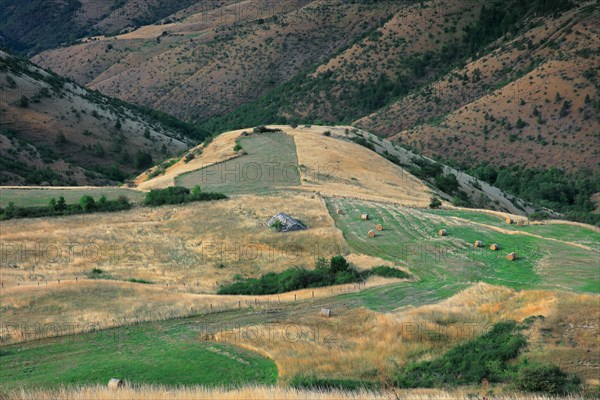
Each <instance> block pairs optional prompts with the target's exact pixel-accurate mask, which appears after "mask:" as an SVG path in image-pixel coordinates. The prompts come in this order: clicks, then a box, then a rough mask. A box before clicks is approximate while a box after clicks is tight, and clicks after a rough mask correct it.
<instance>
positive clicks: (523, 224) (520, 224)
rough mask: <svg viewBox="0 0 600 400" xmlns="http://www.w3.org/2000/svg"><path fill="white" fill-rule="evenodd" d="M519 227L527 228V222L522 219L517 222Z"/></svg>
mask: <svg viewBox="0 0 600 400" xmlns="http://www.w3.org/2000/svg"><path fill="white" fill-rule="evenodd" d="M517 226H525V221H524V220H522V219H520V220H518V221H517Z"/></svg>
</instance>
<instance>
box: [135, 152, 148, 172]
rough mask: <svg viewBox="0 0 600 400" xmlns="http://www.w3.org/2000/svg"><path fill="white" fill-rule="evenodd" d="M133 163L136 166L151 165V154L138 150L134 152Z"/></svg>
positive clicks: (144, 166)
mask: <svg viewBox="0 0 600 400" xmlns="http://www.w3.org/2000/svg"><path fill="white" fill-rule="evenodd" d="M133 164H134V166H135V167H136V168H146V167H149V166H150V165H152V156H151V155H150V154H148V153H146V152H145V151H142V150H138V151H137V152H136V153H135V158H134V160H133Z"/></svg>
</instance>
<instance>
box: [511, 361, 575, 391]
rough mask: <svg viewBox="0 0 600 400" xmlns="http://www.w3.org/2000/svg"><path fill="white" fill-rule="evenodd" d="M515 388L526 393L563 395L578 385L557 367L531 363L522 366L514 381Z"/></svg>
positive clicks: (573, 378)
mask: <svg viewBox="0 0 600 400" xmlns="http://www.w3.org/2000/svg"><path fill="white" fill-rule="evenodd" d="M514 383H515V385H516V387H517V388H518V389H520V390H523V391H526V392H542V393H548V394H555V395H556V394H565V393H566V392H568V391H572V389H573V387H574V386H576V385H577V384H579V380H578V378H576V377H572V378H570V377H569V376H567V374H566V373H564V372H563V371H562V370H561V369H560V368H559V367H558V366H556V365H552V364H541V363H531V364H526V365H524V366H522V367H521V368H520V369H519V372H518V373H517V376H516V378H515V380H514Z"/></svg>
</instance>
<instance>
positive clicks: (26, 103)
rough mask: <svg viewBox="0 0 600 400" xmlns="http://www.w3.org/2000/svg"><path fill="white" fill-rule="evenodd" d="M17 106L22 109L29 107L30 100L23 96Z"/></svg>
mask: <svg viewBox="0 0 600 400" xmlns="http://www.w3.org/2000/svg"><path fill="white" fill-rule="evenodd" d="M17 105H18V106H19V107H22V108H27V107H29V99H28V98H27V96H25V95H23V96H21V98H20V99H19V101H18V102H17Z"/></svg>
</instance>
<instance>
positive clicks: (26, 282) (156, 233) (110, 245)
mask: <svg viewBox="0 0 600 400" xmlns="http://www.w3.org/2000/svg"><path fill="white" fill-rule="evenodd" d="M280 211H284V212H287V213H288V214H290V215H292V216H294V217H296V218H299V219H300V220H302V221H303V222H304V223H305V224H307V225H308V226H309V228H310V229H308V230H306V231H299V232H290V233H287V234H281V233H278V232H275V231H273V230H271V229H269V228H268V227H267V226H266V222H267V221H268V220H269V218H271V217H272V216H273V215H274V214H276V213H277V212H280ZM0 226H1V228H0V238H1V239H2V244H3V257H2V260H1V261H0V271H1V273H2V279H1V280H2V282H3V288H4V289H7V288H12V287H18V286H17V285H20V286H37V285H38V284H39V285H46V282H48V283H52V282H55V283H57V282H58V280H60V281H61V282H64V281H67V280H70V281H74V280H75V279H76V278H78V279H79V280H81V279H85V278H86V277H88V276H90V274H91V271H92V269H94V268H97V269H99V270H101V271H102V273H103V276H110V277H112V278H114V279H117V280H128V279H132V278H133V279H141V280H146V281H150V282H153V283H154V284H156V285H163V286H166V285H167V284H168V285H169V287H173V286H176V287H180V288H182V289H183V290H184V291H186V292H192V293H215V292H216V290H217V289H218V287H219V285H220V284H221V283H224V282H231V281H232V280H233V277H234V276H235V275H237V274H240V275H243V276H253V277H257V276H260V275H262V274H265V273H267V272H280V271H283V270H285V269H287V268H291V267H297V266H304V267H308V268H312V267H313V266H314V265H315V261H316V260H317V259H318V258H319V257H331V256H333V255H337V254H345V253H347V252H348V246H347V244H346V242H345V240H344V238H343V236H342V235H341V232H340V231H339V230H338V229H337V228H335V226H334V225H333V223H332V220H331V216H330V215H329V212H328V211H327V208H326V207H325V205H324V203H323V202H322V200H321V199H319V198H318V197H317V196H315V195H312V194H290V193H281V194H279V195H277V196H238V197H233V198H230V199H228V200H223V201H218V202H202V203H193V204H187V205H177V206H164V207H156V208H137V209H134V210H131V211H127V212H119V213H106V214H92V215H77V216H70V217H60V218H54V217H53V218H34V219H22V220H11V221H3V222H2V223H1V224H0ZM91 276H94V275H91ZM94 277H97V276H94ZM184 285H185V286H184Z"/></svg>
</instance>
